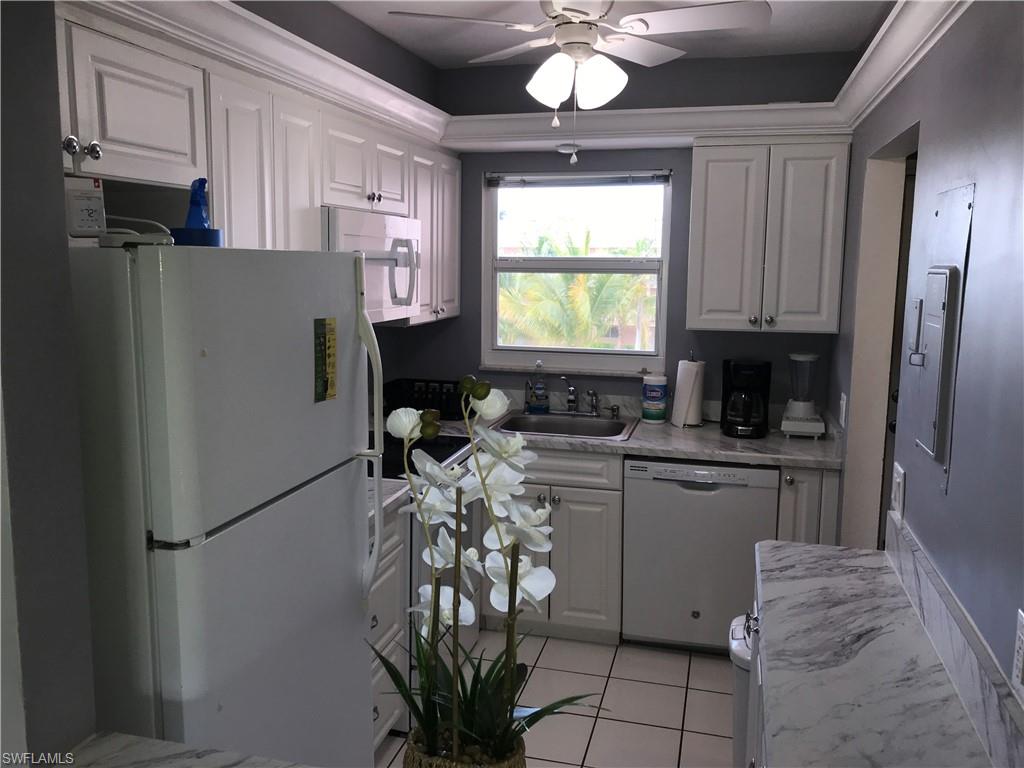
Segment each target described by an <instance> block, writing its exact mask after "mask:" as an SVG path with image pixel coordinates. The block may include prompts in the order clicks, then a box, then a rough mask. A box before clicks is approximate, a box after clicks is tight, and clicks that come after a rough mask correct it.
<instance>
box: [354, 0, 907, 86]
mask: <svg viewBox="0 0 1024 768" xmlns="http://www.w3.org/2000/svg"><path fill="white" fill-rule="evenodd" d="M334 2H335V4H336V5H338V6H339V7H341V8H342V9H343V10H345V11H346V12H348V13H350V14H352V15H353V16H355V17H356V18H357V19H359V20H360V21H363V22H364V23H366V24H368V25H369V26H370V27H372V28H373V29H375V30H377V31H378V32H380V33H381V34H383V35H385V36H386V37H388V38H390V39H391V40H393V41H394V42H396V43H398V44H399V45H400V46H402V47H403V48H406V49H407V50H409V51H412V52H413V53H415V54H416V55H417V56H419V57H420V58H423V59H426V60H427V61H429V62H430V63H431V64H433V65H434V66H437V67H441V68H443V69H452V68H455V67H463V66H467V62H468V61H469V60H470V59H472V58H474V57H476V56H482V55H484V54H487V53H491V52H493V51H497V50H500V49H502V48H508V47H510V46H513V45H515V44H517V43H520V42H524V41H526V40H529V39H531V38H533V37H538V36H539V35H538V33H528V32H516V31H509V30H505V29H502V28H501V27H497V26H491V25H485V24H469V23H464V22H448V21H434V20H430V19H415V18H408V17H404V18H403V17H401V16H390V15H388V11H399V10H401V11H417V12H421V13H437V14H447V15H452V16H473V17H477V18H487V19H499V20H501V21H512V22H539V21H541V20H543V19H544V14H543V12H542V11H541V9H540V4H539V3H538V2H536V1H535V0H443V1H442V2H435V1H434V0H429V1H428V0H334ZM692 4H695V3H694V2H692V1H688V0H680V1H679V2H664V1H662V2H644V1H642V0H617V2H616V3H615V5H614V7H613V8H612V11H611V13H610V14H609V19H610V20H612V21H618V19H619V18H620V17H622V16H625V15H626V14H629V13H643V12H646V11H652V10H660V9H665V8H678V7H680V6H684V5H692ZM771 7H772V19H771V23H770V24H769V26H768V28H767V29H760V30H729V31H721V32H694V33H687V34H678V35H658V36H654V37H652V38H651V39H653V40H656V41H657V42H659V43H665V44H666V45H671V46H674V47H677V48H681V49H683V50H685V51H686V52H687V54H686V56H687V58H691V59H692V58H712V57H728V58H734V57H743V56H775V55H782V54H792V53H822V52H834V51H852V50H856V49H858V48H860V47H861V46H862V45H864V44H865V43H866V42H867V41H868V39H869V38H870V37H871V36H872V35H873V34H874V32H875V31H876V30H877V29H878V26H879V24H880V23H881V21H882V20H883V19H884V18H885V16H886V15H887V14H888V12H889V9H890V8H891V7H892V3H891V2H883V1H879V0H771ZM550 55H551V49H549V48H541V49H538V50H535V51H530V52H528V53H524V54H521V55H519V56H516V57H513V58H512V59H508V60H506V61H502V62H497V64H498V65H501V64H528V63H539V62H541V61H543V60H544V59H545V58H547V57H548V56H550ZM491 66H494V65H491Z"/></svg>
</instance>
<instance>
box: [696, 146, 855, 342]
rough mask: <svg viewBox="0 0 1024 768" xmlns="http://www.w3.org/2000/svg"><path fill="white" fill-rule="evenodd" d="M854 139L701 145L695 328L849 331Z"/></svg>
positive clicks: (810, 331) (698, 165)
mask: <svg viewBox="0 0 1024 768" xmlns="http://www.w3.org/2000/svg"><path fill="white" fill-rule="evenodd" d="M848 164H849V144H848V143H845V142H814V141H808V142H805V143H795V142H791V143H779V144H771V145H768V144H754V145H742V146H698V147H695V148H694V150H693V189H692V199H691V207H690V250H689V264H688V270H687V272H688V278H687V279H688V283H687V293H686V327H687V328H689V329H698V330H699V329H708V330H745V331H773V332H779V331H789V332H793V331H797V332H805V333H807V332H809V333H836V332H838V330H839V301H840V287H841V285H840V283H841V278H842V266H843V232H844V222H845V218H846V174H847V167H848Z"/></svg>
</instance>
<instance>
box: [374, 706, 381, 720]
mask: <svg viewBox="0 0 1024 768" xmlns="http://www.w3.org/2000/svg"><path fill="white" fill-rule="evenodd" d="M378 720H380V708H379V707H377V706H374V708H373V722H375V723H376V722H377V721H378Z"/></svg>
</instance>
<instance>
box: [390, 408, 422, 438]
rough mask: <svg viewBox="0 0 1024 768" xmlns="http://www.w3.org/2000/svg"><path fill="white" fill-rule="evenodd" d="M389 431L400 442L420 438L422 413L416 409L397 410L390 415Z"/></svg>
mask: <svg viewBox="0 0 1024 768" xmlns="http://www.w3.org/2000/svg"><path fill="white" fill-rule="evenodd" d="M387 430H388V432H389V433H390V434H391V435H392V436H393V437H397V438H398V439H399V440H416V439H418V438H419V437H420V412H419V411H417V410H416V409H415V408H396V409H395V410H393V411H392V412H391V413H390V414H389V415H388V420H387Z"/></svg>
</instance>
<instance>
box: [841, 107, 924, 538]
mask: <svg viewBox="0 0 1024 768" xmlns="http://www.w3.org/2000/svg"><path fill="white" fill-rule="evenodd" d="M917 133H918V132H917V126H913V127H912V128H910V129H908V130H907V131H905V132H904V133H903V134H902V135H900V136H898V137H897V138H895V139H893V140H892V141H891V142H889V144H887V145H886V146H884V147H883V148H881V149H880V150H878V151H877V152H876V153H875V154H874V155H872V156H871V157H870V158H869V159H868V161H867V164H866V167H865V173H864V188H863V198H862V204H861V220H860V233H859V234H860V237H859V243H858V246H859V247H858V253H857V257H858V259H857V275H856V294H855V300H854V305H855V306H854V320H853V326H854V327H853V350H852V354H851V375H850V392H849V408H848V410H847V422H846V461H845V464H844V469H843V478H842V522H841V529H840V539H839V541H840V544H842V545H844V546H850V547H862V548H873V547H879V546H883V545H884V535H885V534H884V531H885V519H886V512H887V511H888V508H889V503H888V502H889V488H890V486H889V481H890V478H891V475H892V461H893V452H892V448H893V445H894V441H893V438H894V436H895V433H894V432H890V427H889V423H890V422H891V421H892V419H893V418H894V416H895V406H896V403H895V402H894V400H893V398H892V397H891V396H892V394H893V393H894V392H896V390H897V389H898V377H899V365H900V361H901V358H902V351H901V349H902V343H903V307H904V302H905V297H906V280H907V278H906V275H907V263H908V260H909V259H908V256H909V252H910V239H911V224H910V222H911V220H912V218H913V201H914V184H913V182H914V181H916V166H917V163H916V159H917V158H916V152H917ZM908 166H909V167H910V170H911V174H909V175H908ZM893 376H895V377H896V379H895V380H893V379H892V377H893ZM897 397H898V394H897ZM894 428H895V427H894Z"/></svg>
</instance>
